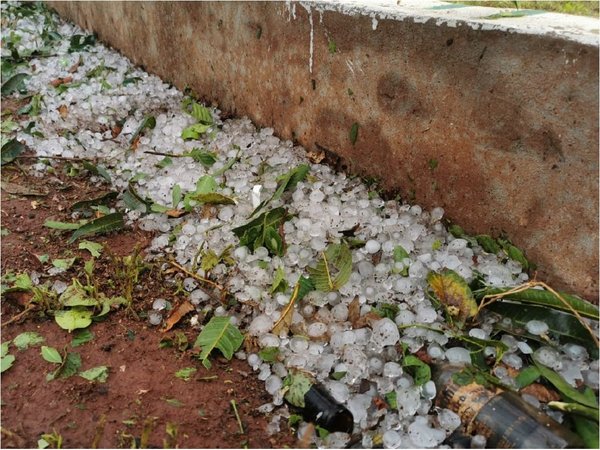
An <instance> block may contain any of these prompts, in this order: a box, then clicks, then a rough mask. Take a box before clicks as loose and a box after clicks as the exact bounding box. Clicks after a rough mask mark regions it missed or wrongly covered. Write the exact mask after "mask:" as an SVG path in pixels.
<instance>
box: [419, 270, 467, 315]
mask: <svg viewBox="0 0 600 450" xmlns="http://www.w3.org/2000/svg"><path fill="white" fill-rule="evenodd" d="M427 283H429V287H430V288H431V290H432V291H433V292H434V294H435V296H436V297H437V298H438V299H439V301H440V302H441V303H442V304H443V305H444V306H445V307H446V310H447V311H448V313H449V314H450V315H451V316H452V317H455V318H457V319H458V320H459V321H460V322H462V323H464V322H465V321H466V320H467V319H469V318H471V317H474V316H475V315H476V314H477V302H475V298H474V297H473V294H472V292H471V289H470V288H469V285H468V284H467V282H466V281H465V280H464V279H463V278H462V277H461V276H460V275H459V274H457V273H456V272H454V271H453V270H450V269H445V270H444V271H443V272H442V273H436V272H433V271H432V272H429V274H427Z"/></svg>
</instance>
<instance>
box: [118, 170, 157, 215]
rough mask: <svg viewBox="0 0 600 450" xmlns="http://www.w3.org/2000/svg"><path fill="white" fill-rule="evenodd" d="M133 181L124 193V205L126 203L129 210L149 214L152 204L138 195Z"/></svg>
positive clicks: (130, 181)
mask: <svg viewBox="0 0 600 450" xmlns="http://www.w3.org/2000/svg"><path fill="white" fill-rule="evenodd" d="M132 180H133V178H132V179H131V180H129V183H128V185H127V189H126V190H125V192H124V193H123V203H125V206H127V208H129V209H132V210H139V211H142V212H144V213H147V212H148V211H149V210H150V207H151V205H152V202H151V201H147V200H145V199H143V198H142V197H141V196H140V195H139V194H138V193H137V191H136V190H135V186H134V181H132Z"/></svg>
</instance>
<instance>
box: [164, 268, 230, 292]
mask: <svg viewBox="0 0 600 450" xmlns="http://www.w3.org/2000/svg"><path fill="white" fill-rule="evenodd" d="M169 264H171V265H172V266H173V267H176V268H177V269H179V270H181V271H182V272H183V273H185V274H187V275H189V276H190V277H192V278H195V279H196V280H198V281H201V282H203V283H206V284H210V285H211V286H214V287H216V288H217V289H219V290H220V291H225V288H224V287H223V286H221V285H220V284H217V283H215V282H214V281H211V280H208V279H206V278H203V277H201V276H200V275H198V274H195V273H193V272H190V271H189V270H187V269H186V268H185V267H183V266H181V265H179V264H177V263H176V262H175V261H169Z"/></svg>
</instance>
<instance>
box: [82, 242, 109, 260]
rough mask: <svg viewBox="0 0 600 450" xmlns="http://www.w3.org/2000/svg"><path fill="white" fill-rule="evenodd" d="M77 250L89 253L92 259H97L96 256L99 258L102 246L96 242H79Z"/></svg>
mask: <svg viewBox="0 0 600 450" xmlns="http://www.w3.org/2000/svg"><path fill="white" fill-rule="evenodd" d="M78 248H79V250H87V251H89V252H90V253H91V255H92V256H93V257H94V258H97V257H98V256H100V253H102V250H103V249H104V246H103V245H102V244H99V243H98V242H92V241H81V242H80V243H79V246H78Z"/></svg>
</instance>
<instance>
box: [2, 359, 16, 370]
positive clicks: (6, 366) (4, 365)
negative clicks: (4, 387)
mask: <svg viewBox="0 0 600 450" xmlns="http://www.w3.org/2000/svg"><path fill="white" fill-rule="evenodd" d="M14 362H15V357H14V356H13V355H6V356H3V357H2V358H0V373H3V372H5V371H6V370H8V369H10V368H11V367H12V365H13V363H14Z"/></svg>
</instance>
